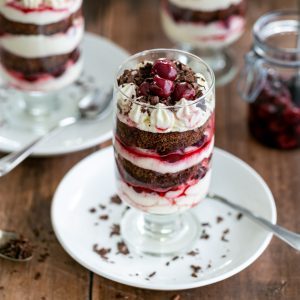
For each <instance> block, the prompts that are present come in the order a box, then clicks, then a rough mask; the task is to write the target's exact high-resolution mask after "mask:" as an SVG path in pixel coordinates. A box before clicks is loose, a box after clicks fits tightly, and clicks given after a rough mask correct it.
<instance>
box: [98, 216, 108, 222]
mask: <svg viewBox="0 0 300 300" xmlns="http://www.w3.org/2000/svg"><path fill="white" fill-rule="evenodd" d="M99 219H100V220H103V221H107V220H108V219H109V216H108V215H101V216H100V217H99Z"/></svg>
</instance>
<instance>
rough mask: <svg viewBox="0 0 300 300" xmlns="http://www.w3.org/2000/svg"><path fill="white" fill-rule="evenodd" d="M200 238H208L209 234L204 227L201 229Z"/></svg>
mask: <svg viewBox="0 0 300 300" xmlns="http://www.w3.org/2000/svg"><path fill="white" fill-rule="evenodd" d="M200 239H201V240H208V239H209V234H208V233H207V232H206V230H205V229H203V230H202V233H201V236H200Z"/></svg>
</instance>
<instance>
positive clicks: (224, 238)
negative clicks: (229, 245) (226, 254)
mask: <svg viewBox="0 0 300 300" xmlns="http://www.w3.org/2000/svg"><path fill="white" fill-rule="evenodd" d="M228 233H229V229H225V230H224V231H223V234H222V237H221V240H222V241H223V242H229V240H228V239H227V238H226V235H227V234H228Z"/></svg>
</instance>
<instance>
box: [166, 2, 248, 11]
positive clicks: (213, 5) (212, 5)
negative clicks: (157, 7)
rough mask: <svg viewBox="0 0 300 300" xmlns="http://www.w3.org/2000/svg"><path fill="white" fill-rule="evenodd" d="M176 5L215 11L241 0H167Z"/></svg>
mask: <svg viewBox="0 0 300 300" xmlns="http://www.w3.org/2000/svg"><path fill="white" fill-rule="evenodd" d="M168 1H170V2H171V3H173V4H175V5H176V6H179V7H182V8H188V9H193V10H199V11H215V10H221V9H226V8H228V7H230V6H231V5H236V4H238V3H240V2H241V1H242V0H168Z"/></svg>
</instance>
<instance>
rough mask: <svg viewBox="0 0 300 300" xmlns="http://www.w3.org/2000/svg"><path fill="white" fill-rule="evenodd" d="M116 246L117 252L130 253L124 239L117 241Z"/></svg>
mask: <svg viewBox="0 0 300 300" xmlns="http://www.w3.org/2000/svg"><path fill="white" fill-rule="evenodd" d="M117 247H118V253H121V254H123V255H128V254H129V253H130V252H129V250H128V247H127V245H126V244H125V242H124V241H121V242H119V243H118V244H117Z"/></svg>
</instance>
